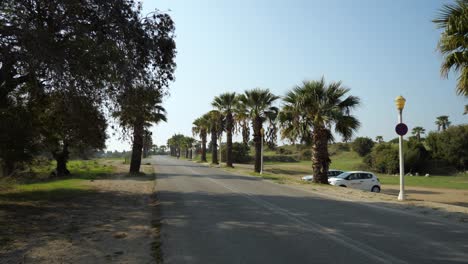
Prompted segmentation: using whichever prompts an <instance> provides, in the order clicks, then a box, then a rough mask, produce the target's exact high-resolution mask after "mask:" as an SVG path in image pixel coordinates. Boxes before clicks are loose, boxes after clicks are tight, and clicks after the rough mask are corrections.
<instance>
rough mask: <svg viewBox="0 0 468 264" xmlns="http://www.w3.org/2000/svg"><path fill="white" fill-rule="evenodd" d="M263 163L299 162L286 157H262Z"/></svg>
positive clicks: (291, 157)
mask: <svg viewBox="0 0 468 264" xmlns="http://www.w3.org/2000/svg"><path fill="white" fill-rule="evenodd" d="M263 161H270V162H299V161H298V160H297V159H296V158H294V157H293V156H287V155H276V156H264V157H263Z"/></svg>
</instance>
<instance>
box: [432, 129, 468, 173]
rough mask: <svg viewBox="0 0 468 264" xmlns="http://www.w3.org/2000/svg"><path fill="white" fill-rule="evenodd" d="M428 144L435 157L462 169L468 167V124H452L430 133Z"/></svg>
mask: <svg viewBox="0 0 468 264" xmlns="http://www.w3.org/2000/svg"><path fill="white" fill-rule="evenodd" d="M426 144H427V146H428V147H429V149H430V151H431V155H432V157H433V158H435V159H441V160H445V161H447V162H448V163H449V164H451V165H453V166H455V167H457V168H458V169H460V170H465V169H466V168H467V167H468V125H459V126H452V127H449V128H447V130H445V131H442V132H440V133H435V132H431V133H429V135H428V137H427V139H426Z"/></svg>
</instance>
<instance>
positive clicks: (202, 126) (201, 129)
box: [192, 114, 210, 162]
mask: <svg viewBox="0 0 468 264" xmlns="http://www.w3.org/2000/svg"><path fill="white" fill-rule="evenodd" d="M209 129H210V122H209V118H208V115H206V114H205V115H203V116H202V117H199V118H197V119H195V121H193V127H192V133H193V135H198V136H199V137H200V139H201V143H202V147H201V161H202V162H207V160H206V137H207V135H208V130H209Z"/></svg>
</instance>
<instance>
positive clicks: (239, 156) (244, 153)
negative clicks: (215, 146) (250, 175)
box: [221, 142, 252, 163]
mask: <svg viewBox="0 0 468 264" xmlns="http://www.w3.org/2000/svg"><path fill="white" fill-rule="evenodd" d="M249 151H250V147H249V146H248V145H246V144H244V143H239V142H234V143H232V158H233V159H232V161H233V162H234V163H249V162H250V161H251V160H252V157H251V156H249ZM221 161H222V162H225V161H226V144H223V145H222V146H221Z"/></svg>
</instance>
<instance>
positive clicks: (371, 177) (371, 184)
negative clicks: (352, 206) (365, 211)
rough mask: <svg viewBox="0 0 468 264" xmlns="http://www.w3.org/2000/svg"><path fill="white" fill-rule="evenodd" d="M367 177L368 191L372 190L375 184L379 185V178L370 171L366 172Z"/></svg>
mask: <svg viewBox="0 0 468 264" xmlns="http://www.w3.org/2000/svg"><path fill="white" fill-rule="evenodd" d="M366 176H367V177H366V179H365V185H366V189H365V190H366V191H370V190H372V187H374V186H375V185H378V182H377V178H376V177H374V175H372V174H370V173H366Z"/></svg>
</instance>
